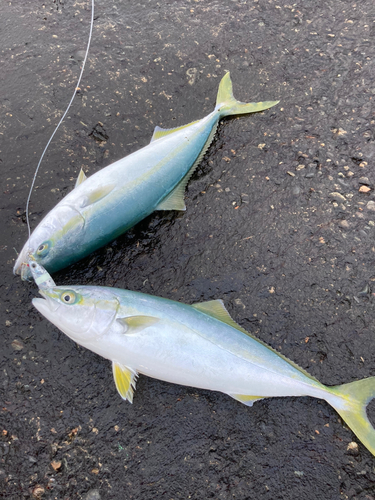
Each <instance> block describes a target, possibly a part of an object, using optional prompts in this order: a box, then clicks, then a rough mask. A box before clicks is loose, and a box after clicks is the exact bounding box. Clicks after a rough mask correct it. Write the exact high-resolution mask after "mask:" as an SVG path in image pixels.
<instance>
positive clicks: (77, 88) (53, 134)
mask: <svg viewBox="0 0 375 500" xmlns="http://www.w3.org/2000/svg"><path fill="white" fill-rule="evenodd" d="M94 1H95V0H91V23H90V34H89V41H88V42H87V48H86V54H85V58H84V60H83V63H82V68H81V73H80V75H79V78H78V81H77V85H76V87H75V89H74V93H73V96H72V98H71V99H70V102H69V104H68V107H67V108H66V110H65V113H64V114H63V115H62V117H61V119H60V121H59V123H58V124H57V126H56V128H55V130H54V131H53V133H52V135H51V137H50V139H49V141H48V142H47V145H46V147H45V148H44V151H43V153H42V156H41V157H40V160H39V163H38V165H37V167H36V169H35V174H34V177H33V180H32V183H31V187H30V192H29V196H28V197H27V201H26V222H27V229H28V231H29V239H30V236H31V229H30V220H29V204H30V198H31V193H32V191H33V189H34V184H35V180H36V176H37V175H38V171H39V167H40V164H41V163H42V160H43V158H44V155H45V153H46V151H47V149H48V146H49V145H50V143H51V141H52V139H53V138H54V136H55V134H56V132H57V130H58V128H59V127H60V125H61V124H62V122H63V120H64V118H65V116H66V114H67V113H68V111H69V109H70V106H71V105H72V102H73V99H74V97H75V95H76V93H77V90H79V84H80V83H81V78H82V75H83V70H84V69H85V64H86V59H87V56H88V53H89V48H90V43H91V37H92V28H93V25H94Z"/></svg>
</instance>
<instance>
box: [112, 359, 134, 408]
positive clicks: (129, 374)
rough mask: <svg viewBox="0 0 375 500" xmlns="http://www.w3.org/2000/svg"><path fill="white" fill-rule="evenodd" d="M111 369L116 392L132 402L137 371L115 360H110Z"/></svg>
mask: <svg viewBox="0 0 375 500" xmlns="http://www.w3.org/2000/svg"><path fill="white" fill-rule="evenodd" d="M112 371H113V378H114V379H115V384H116V389H117V391H118V393H119V394H120V396H121V397H122V399H125V400H128V401H129V403H132V402H133V395H134V390H135V383H136V380H137V377H138V373H137V372H136V371H135V370H133V369H132V368H129V367H127V366H124V365H122V364H121V363H118V362H117V361H112Z"/></svg>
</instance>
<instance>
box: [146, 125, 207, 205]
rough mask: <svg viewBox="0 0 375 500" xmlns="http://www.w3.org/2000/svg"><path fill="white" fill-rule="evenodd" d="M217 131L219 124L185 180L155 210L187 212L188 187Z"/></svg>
mask: <svg viewBox="0 0 375 500" xmlns="http://www.w3.org/2000/svg"><path fill="white" fill-rule="evenodd" d="M193 123H194V122H193ZM190 125H191V124H190ZM216 129H217V123H216V124H215V125H214V126H213V128H212V130H211V132H210V135H209V136H208V139H207V141H206V143H205V145H204V146H203V148H202V150H201V152H200V153H199V155H198V157H197V158H196V160H195V162H194V163H193V165H192V166H191V167H190V170H189V171H188V173H187V174H186V175H185V177H184V178H183V179H181V181H180V182H179V183H178V184H177V186H176V187H175V188H174V189H173V191H171V192H170V193H169V195H168V196H166V197H165V198H164V200H162V201H161V202H160V203H159V205H158V206H157V207H156V208H155V210H186V205H185V201H184V196H185V189H186V186H187V184H188V182H189V180H190V178H191V176H192V175H193V174H194V172H195V170H196V168H197V167H198V165H199V163H200V162H201V160H202V158H203V156H204V155H205V153H206V151H207V149H208V147H209V145H210V144H211V142H212V139H213V137H214V135H215V132H216Z"/></svg>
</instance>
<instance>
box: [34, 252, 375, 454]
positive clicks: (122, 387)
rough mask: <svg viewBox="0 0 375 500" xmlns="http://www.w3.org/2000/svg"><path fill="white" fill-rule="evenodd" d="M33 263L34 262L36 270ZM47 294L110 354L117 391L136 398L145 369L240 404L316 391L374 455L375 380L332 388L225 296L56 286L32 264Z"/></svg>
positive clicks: (63, 318)
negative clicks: (264, 336) (185, 297)
mask: <svg viewBox="0 0 375 500" xmlns="http://www.w3.org/2000/svg"><path fill="white" fill-rule="evenodd" d="M33 266H34V267H33ZM30 269H31V272H32V273H33V275H34V276H35V277H36V278H37V279H38V282H39V287H40V293H41V295H42V297H43V298H35V299H33V305H34V306H35V307H36V308H37V309H38V311H39V312H40V313H41V314H43V316H45V317H46V318H47V319H48V320H49V321H51V322H52V323H53V324H54V325H56V326H57V327H58V328H59V329H60V330H61V331H62V332H64V333H65V334H66V335H68V336H69V337H70V338H71V339H73V340H74V341H75V342H77V343H78V344H80V345H82V346H84V347H87V349H90V350H91V351H93V352H95V353H97V354H99V355H100V356H103V357H104V358H107V359H109V360H110V361H111V362H112V370H113V376H114V380H115V384H116V387H117V390H118V392H119V393H120V395H121V397H122V398H123V399H126V400H128V401H130V402H132V401H133V393H134V389H135V382H136V379H137V377H138V375H139V374H140V373H142V374H144V375H147V376H149V377H153V378H157V379H160V380H165V381H167V382H173V383H176V384H181V385H187V386H193V387H197V388H201V389H210V390H212V391H220V392H223V393H225V394H228V396H231V397H232V398H234V399H236V400H237V401H240V402H241V403H243V404H245V405H247V406H252V404H253V403H254V401H257V400H259V399H263V398H269V397H273V396H313V397H315V398H320V399H324V400H325V401H327V403H329V404H330V405H331V406H333V408H334V409H335V410H336V411H337V412H338V413H339V414H340V416H341V417H342V418H343V419H344V420H345V422H346V423H347V424H348V426H349V427H350V428H351V429H352V431H353V432H354V433H355V434H356V435H357V437H358V439H360V440H361V441H362V443H363V444H364V445H365V446H366V447H367V448H368V449H369V450H370V452H371V453H372V454H373V455H375V429H374V428H373V427H372V425H371V423H370V421H369V419H368V418H367V415H366V406H367V404H368V403H369V402H370V401H371V399H373V398H374V397H375V377H370V378H367V379H364V380H359V381H357V382H351V383H349V384H344V385H339V386H335V387H327V386H325V385H323V384H321V383H320V382H319V381H318V380H317V379H315V378H314V377H312V376H311V375H309V374H308V373H307V372H306V371H305V370H303V369H302V368H300V367H299V366H297V365H296V364H295V363H293V362H292V361H290V360H289V359H287V358H286V357H284V356H283V355H282V354H280V353H278V352H277V351H275V350H274V349H272V348H271V347H269V346H268V345H266V344H264V343H263V342H261V341H260V340H258V339H256V338H255V337H253V336H252V335H251V334H250V333H248V332H247V331H246V330H244V329H243V328H242V327H241V326H239V325H238V324H237V323H235V322H234V321H233V319H232V318H231V317H230V316H229V313H228V312H227V310H226V309H225V307H224V304H223V302H222V301H221V300H213V301H210V302H203V303H200V304H194V305H185V304H181V303H178V302H174V301H172V300H167V299H163V298H158V297H152V296H150V295H145V294H142V293H138V292H131V291H128V290H120V289H116V288H108V287H100V286H62V287H57V286H52V287H50V284H51V282H50V281H49V279H50V278H49V277H48V273H46V272H45V270H44V269H40V267H39V264H37V263H36V262H35V261H33V262H31V267H30Z"/></svg>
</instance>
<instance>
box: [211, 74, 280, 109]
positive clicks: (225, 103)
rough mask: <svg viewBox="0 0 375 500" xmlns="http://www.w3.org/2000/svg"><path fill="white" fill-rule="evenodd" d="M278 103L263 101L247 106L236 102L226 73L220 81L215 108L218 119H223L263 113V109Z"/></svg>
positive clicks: (228, 75)
mask: <svg viewBox="0 0 375 500" xmlns="http://www.w3.org/2000/svg"><path fill="white" fill-rule="evenodd" d="M278 102H279V101H263V102H250V103H248V104H247V103H244V102H240V101H237V100H236V99H235V98H234V97H233V91H232V80H231V79H230V74H229V72H228V73H226V74H225V75H224V76H223V78H222V79H221V82H220V85H219V90H218V92H217V98H216V108H217V109H218V111H219V113H220V117H223V116H229V115H243V114H246V113H255V112H257V111H263V109H268V108H272V106H275V105H276V104H278Z"/></svg>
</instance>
